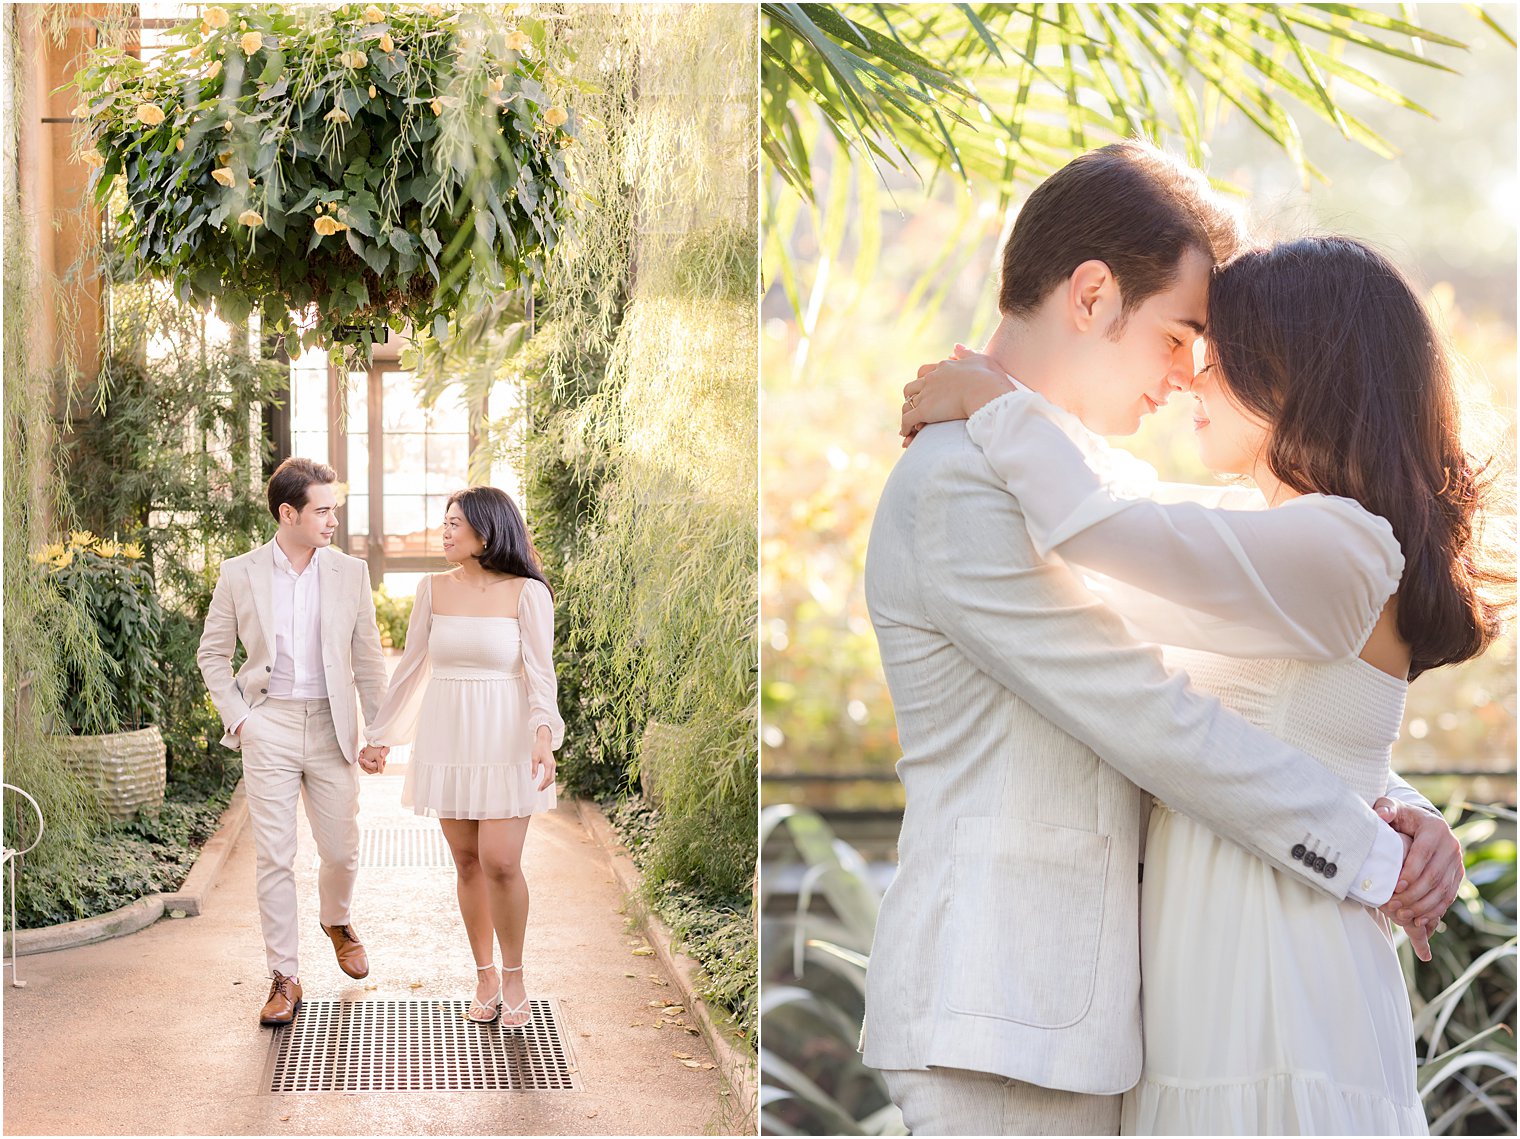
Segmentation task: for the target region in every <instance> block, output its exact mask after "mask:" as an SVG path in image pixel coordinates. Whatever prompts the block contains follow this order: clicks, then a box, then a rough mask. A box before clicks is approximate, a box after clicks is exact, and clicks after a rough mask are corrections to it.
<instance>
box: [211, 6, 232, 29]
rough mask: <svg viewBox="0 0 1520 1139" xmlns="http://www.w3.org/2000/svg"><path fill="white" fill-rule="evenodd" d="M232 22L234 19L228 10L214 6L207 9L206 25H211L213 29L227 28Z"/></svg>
mask: <svg viewBox="0 0 1520 1139" xmlns="http://www.w3.org/2000/svg"><path fill="white" fill-rule="evenodd" d="M231 22H232V17H231V16H229V15H227V9H226V8H220V7H217V6H215V5H213V6H212V7H210V8H207V9H206V23H208V24H210V25H211V26H212V27H213V28H225V27H226V26H227V25H228V24H230V23H231Z"/></svg>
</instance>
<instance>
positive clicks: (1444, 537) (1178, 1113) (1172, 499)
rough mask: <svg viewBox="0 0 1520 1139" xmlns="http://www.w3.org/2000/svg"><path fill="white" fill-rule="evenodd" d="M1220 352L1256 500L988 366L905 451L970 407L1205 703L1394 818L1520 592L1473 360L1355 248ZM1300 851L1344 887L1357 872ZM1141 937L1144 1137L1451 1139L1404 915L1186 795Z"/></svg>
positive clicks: (1213, 313)
mask: <svg viewBox="0 0 1520 1139" xmlns="http://www.w3.org/2000/svg"><path fill="white" fill-rule="evenodd" d="M1208 337H1209V345H1208V355H1207V364H1206V366H1205V367H1204V368H1203V369H1202V370H1201V371H1200V372H1199V374H1198V375H1197V377H1196V378H1195V380H1194V382H1193V386H1192V389H1191V391H1192V395H1193V396H1194V397H1195V398H1196V399H1197V401H1198V405H1197V411H1196V412H1195V415H1194V423H1195V429H1196V432H1197V438H1198V442H1199V447H1200V450H1201V452H1202V456H1203V459H1204V462H1205V463H1206V464H1207V465H1208V466H1209V467H1210V468H1211V469H1213V470H1216V471H1219V472H1221V473H1228V474H1233V475H1243V476H1249V477H1250V478H1251V479H1252V481H1253V482H1254V484H1255V489H1247V488H1245V487H1243V486H1233V487H1190V486H1176V485H1167V484H1161V483H1159V482H1158V481H1157V479H1156V475H1155V472H1154V470H1152V469H1151V468H1149V467H1148V466H1146V465H1145V464H1143V463H1141V462H1140V461H1139V460H1136V459H1134V458H1133V457H1132V456H1130V455H1128V454H1126V453H1124V452H1122V451H1117V450H1114V449H1112V448H1110V447H1108V446H1107V445H1106V444H1105V443H1104V442H1103V440H1102V439H1100V438H1099V437H1098V436H1096V435H1093V434H1092V433H1091V432H1089V431H1087V430H1086V428H1085V427H1083V425H1082V424H1081V423H1080V421H1078V420H1077V419H1076V418H1075V417H1074V416H1072V415H1069V414H1068V413H1066V412H1064V411H1062V410H1061V409H1059V408H1057V407H1056V406H1055V405H1054V404H1051V403H1049V402H1047V401H1046V400H1044V399H1043V398H1041V397H1040V396H1038V395H1036V394H1035V393H1033V392H1030V391H1028V390H1027V389H1022V388H1015V390H1012V391H1010V387H1013V386H1014V385H1013V384H1011V383H1010V378H1009V377H1008V376H1006V374H1004V373H1003V372H1002V371H1001V370H1000V369H998V368H997V366H996V364H994V363H993V362H992V361H991V360H990V359H989V358H987V357H984V356H980V355H977V354H963V359H962V360H961V361H959V362H954V363H949V364H946V365H942V366H941V367H940V368H938V369H936V370H935V371H933V372H931V373H929V374H928V375H927V376H926V377H925V378H924V379H921V380H919V381H915V383H913V384H910V385H909V387H908V389H907V390H908V394H909V399H910V402H911V403H912V404H913V405H914V406H913V407H912V408H910V409H908V410H906V411H905V412H904V418H903V426H904V431H905V432H906V433H908V434H910V435H911V433H912V431H913V430H914V429H915V428H916V426H917V425H918V424H921V423H924V422H934V421H937V420H944V419H955V418H961V417H963V416H969V422H968V423H967V430H968V432H969V434H970V436H971V438H972V439H973V440H974V441H975V442H976V443H977V444H978V445H979V446H980V447H981V448H982V450H983V452H984V453H985V455H986V457H987V459H988V461H989V463H990V464H991V465H992V466H993V468H994V470H995V471H996V472H997V474H998V475H999V477H1000V478H1002V479H1003V480H1004V481H1005V482H1006V483H1007V484H1008V487H1009V490H1010V492H1011V493H1013V494H1014V495H1015V496H1017V497H1018V499H1019V502H1020V505H1021V507H1022V509H1023V512H1024V514H1025V518H1026V522H1027V524H1028V526H1029V532H1030V535H1031V537H1032V538H1033V540H1034V543H1035V545H1036V547H1037V548H1038V549H1040V551H1041V552H1042V553H1047V554H1048V553H1050V552H1056V553H1059V554H1060V556H1061V557H1062V558H1063V559H1065V560H1066V561H1068V562H1071V563H1074V564H1076V565H1077V566H1078V567H1079V568H1080V569H1081V570H1083V571H1084V572H1086V573H1088V574H1090V575H1091V576H1090V578H1089V580H1090V584H1091V585H1092V587H1093V588H1094V589H1095V591H1096V592H1098V594H1099V595H1100V596H1102V597H1103V598H1104V599H1105V600H1106V601H1108V602H1109V603H1110V604H1111V605H1112V606H1113V607H1114V608H1116V609H1117V610H1118V611H1119V613H1120V614H1121V615H1122V616H1123V617H1124V618H1125V620H1126V622H1127V623H1128V624H1129V626H1130V628H1131V629H1132V631H1133V632H1135V634H1136V635H1137V636H1139V637H1141V638H1142V639H1145V640H1149V641H1153V642H1156V643H1158V644H1161V645H1162V646H1164V649H1163V651H1164V654H1165V657H1166V660H1167V662H1168V664H1169V665H1170V666H1172V667H1174V668H1178V669H1183V670H1185V671H1186V672H1187V673H1188V675H1189V677H1190V679H1191V681H1192V682H1193V684H1194V686H1195V687H1197V688H1199V689H1200V690H1203V691H1206V692H1209V693H1211V694H1213V695H1215V696H1217V697H1218V698H1219V699H1220V700H1221V701H1222V702H1223V703H1225V704H1226V705H1228V706H1230V707H1232V708H1234V709H1235V710H1236V711H1238V712H1240V713H1241V714H1242V715H1244V716H1245V717H1246V718H1247V719H1249V720H1251V721H1252V722H1253V723H1255V724H1257V725H1258V726H1260V727H1262V728H1264V729H1266V730H1268V731H1270V732H1272V733H1273V734H1274V735H1276V736H1278V737H1279V738H1281V739H1283V740H1286V741H1287V742H1290V743H1292V744H1294V745H1296V746H1298V747H1300V748H1302V749H1304V750H1305V751H1307V752H1309V753H1310V754H1312V755H1314V756H1316V757H1318V758H1319V759H1320V760H1321V761H1322V762H1323V763H1325V765H1326V766H1327V767H1329V768H1330V769H1331V770H1332V771H1333V772H1335V773H1336V774H1337V775H1338V776H1340V777H1341V778H1342V779H1343V780H1345V781H1346V783H1347V784H1348V785H1349V786H1351V787H1352V788H1353V789H1355V790H1356V791H1357V792H1359V793H1360V794H1361V795H1362V796H1363V797H1364V798H1365V799H1366V800H1367V801H1368V803H1369V804H1370V803H1371V802H1372V801H1373V800H1374V799H1376V798H1377V797H1378V796H1380V795H1382V794H1383V793H1384V792H1385V790H1386V788H1387V785H1388V781H1389V778H1390V769H1389V755H1390V749H1391V747H1392V744H1393V743H1394V741H1395V739H1396V738H1397V736H1398V732H1399V728H1400V724H1401V722H1402V714H1403V708H1404V697H1405V692H1406V689H1407V684H1408V681H1409V680H1410V679H1413V678H1414V677H1415V676H1418V675H1419V674H1420V673H1421V672H1423V671H1424V670H1426V669H1428V668H1434V667H1436V666H1438V665H1442V664H1450V663H1455V662H1457V661H1461V660H1466V659H1468V658H1470V657H1473V656H1476V655H1477V654H1479V653H1480V652H1482V651H1483V649H1484V648H1485V647H1486V646H1487V645H1488V644H1489V642H1490V641H1491V640H1492V639H1493V637H1494V636H1495V635H1496V633H1497V632H1498V629H1499V625H1500V615H1501V613H1502V611H1503V607H1504V603H1505V602H1504V596H1503V595H1504V594H1505V592H1506V591H1509V593H1510V596H1512V588H1513V583H1514V578H1513V573H1512V571H1510V570H1507V569H1506V568H1504V566H1503V563H1501V562H1500V561H1499V560H1498V559H1497V558H1493V559H1491V556H1490V554H1489V552H1488V551H1486V550H1485V549H1484V548H1483V544H1482V541H1481V515H1480V511H1481V508H1482V506H1483V503H1484V498H1485V484H1484V475H1483V469H1482V467H1481V466H1479V465H1478V464H1476V463H1474V461H1473V460H1472V459H1471V458H1470V457H1469V456H1468V454H1467V453H1466V451H1465V450H1464V449H1463V446H1462V443H1461V440H1460V437H1459V434H1458V431H1457V408H1456V401H1455V398H1454V394H1453V391H1452V386H1451V380H1450V373H1449V367H1448V364H1447V361H1446V360H1445V358H1444V356H1443V354H1442V351H1441V348H1440V345H1439V338H1438V337H1437V335H1436V333H1435V331H1434V329H1433V328H1432V327H1431V324H1430V321H1429V319H1428V317H1427V315H1426V313H1425V311H1424V309H1423V307H1422V306H1421V304H1420V302H1419V299H1418V298H1417V297H1416V296H1415V294H1414V293H1413V291H1412V290H1411V289H1410V287H1409V286H1408V284H1407V283H1406V282H1405V281H1404V280H1403V278H1402V277H1401V275H1400V274H1399V273H1398V271H1397V270H1396V269H1395V268H1394V267H1393V266H1392V265H1390V264H1389V263H1388V262H1387V261H1386V260H1385V259H1383V258H1382V257H1381V256H1379V255H1378V254H1377V253H1375V252H1374V251H1373V250H1371V249H1369V248H1367V247H1366V246H1363V245H1361V244H1359V243H1357V242H1354V241H1350V240H1346V239H1340V238H1317V239H1306V240H1303V241H1298V242H1293V243H1291V244H1287V245H1282V246H1277V247H1275V248H1273V249H1270V250H1261V251H1256V252H1252V253H1248V254H1246V255H1244V256H1243V257H1241V258H1239V259H1238V260H1236V261H1234V262H1232V263H1231V264H1230V265H1228V266H1226V267H1224V268H1222V269H1220V270H1218V271H1216V276H1215V278H1214V281H1213V283H1212V285H1211V288H1210V295H1209V331H1208ZM1406 842H1407V840H1406ZM1294 854H1295V856H1296V857H1299V858H1302V859H1304V860H1305V861H1306V862H1312V863H1313V864H1314V865H1315V867H1316V868H1317V869H1319V870H1320V872H1322V873H1324V872H1327V871H1329V872H1331V873H1333V872H1334V870H1335V867H1334V865H1333V863H1334V857H1335V853H1334V852H1329V853H1328V855H1327V854H1326V853H1325V852H1321V853H1320V854H1318V855H1316V854H1315V853H1314V852H1312V851H1309V850H1307V849H1305V848H1303V847H1300V848H1299V849H1297V850H1295V851H1294ZM1411 901H1412V902H1413V901H1414V900H1411ZM1414 904H1416V906H1418V903H1417V902H1415V903H1414ZM1404 917H1405V915H1404V914H1402V913H1401V914H1400V920H1401V921H1402V920H1404ZM1432 920H1434V919H1432ZM1141 924H1142V938H1141V945H1142V976H1143V992H1142V1016H1143V1024H1144V1037H1145V1064H1144V1070H1143V1074H1142V1077H1141V1080H1140V1083H1139V1085H1138V1086H1137V1087H1136V1088H1134V1089H1133V1090H1132V1091H1131V1092H1130V1093H1128V1095H1126V1097H1125V1102H1124V1114H1123V1129H1124V1132H1125V1133H1127V1134H1175V1135H1185V1134H1192V1135H1210V1134H1212V1135H1284V1134H1338V1135H1353V1134H1356V1135H1393V1134H1402V1135H1418V1134H1425V1133H1426V1122H1425V1115H1424V1111H1423V1110H1422V1107H1421V1104H1420V1099H1419V1094H1418V1091H1417V1087H1416V1082H1415V1043H1414V1034H1413V1028H1412V1024H1411V1017H1410V1008H1409V1001H1408V996H1407V993H1406V990H1405V986H1404V981H1403V977H1402V973H1401V971H1400V967H1399V963H1398V958H1397V955H1396V953H1395V951H1394V944H1393V939H1392V931H1391V929H1390V927H1389V924H1388V921H1387V919H1386V918H1385V917H1384V916H1383V915H1382V914H1381V913H1378V912H1376V911H1373V910H1370V909H1368V908H1366V907H1364V906H1361V905H1358V904H1356V903H1354V902H1336V901H1335V900H1334V899H1333V898H1332V897H1331V896H1330V895H1328V894H1323V893H1320V892H1318V891H1315V890H1312V889H1310V888H1309V887H1308V886H1306V885H1304V884H1302V883H1300V882H1298V881H1296V880H1290V879H1289V878H1288V877H1287V876H1286V875H1283V874H1280V873H1278V872H1277V871H1275V870H1274V869H1272V868H1271V867H1269V866H1268V865H1267V864H1265V863H1263V862H1261V861H1259V860H1257V859H1256V858H1254V857H1252V856H1251V855H1249V854H1247V853H1246V852H1245V851H1244V850H1242V849H1241V848H1240V847H1238V846H1236V845H1235V844H1234V843H1231V842H1229V841H1227V840H1225V839H1223V838H1220V837H1219V836H1218V835H1215V834H1214V833H1213V832H1211V831H1210V830H1208V829H1207V828H1206V827H1204V826H1202V825H1200V824H1199V823H1197V822H1194V821H1193V820H1192V819H1190V818H1187V817H1186V816H1183V815H1179V814H1177V813H1175V812H1173V811H1171V810H1170V809H1168V808H1167V807H1166V806H1165V805H1164V804H1160V803H1159V802H1158V803H1157V806H1156V809H1155V810H1154V812H1153V814H1152V817H1151V824H1150V830H1149V834H1148V839H1147V843H1146V853H1145V874H1144V881H1143V885H1142V900H1141Z"/></svg>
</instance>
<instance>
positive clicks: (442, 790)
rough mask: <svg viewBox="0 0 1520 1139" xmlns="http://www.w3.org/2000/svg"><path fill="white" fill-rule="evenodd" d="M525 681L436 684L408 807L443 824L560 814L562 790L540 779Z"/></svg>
mask: <svg viewBox="0 0 1520 1139" xmlns="http://www.w3.org/2000/svg"><path fill="white" fill-rule="evenodd" d="M532 746H533V743H532V735H531V733H530V732H529V730H528V695H527V688H526V682H525V681H524V680H523V678H522V677H521V676H514V677H503V676H500V675H495V676H492V675H486V676H470V677H460V676H452V677H451V676H439V675H437V674H436V673H435V674H434V675H433V676H432V677H431V678H430V679H429V681H428V687H427V691H426V693H424V695H423V697H422V708H421V712H420V714H419V716H418V727H417V741H416V743H415V744H414V745H413V746H412V755H411V761H410V763H409V765H408V767H407V773H406V781H405V782H404V783H403V785H402V788H401V803H402V805H403V806H407V807H411V808H412V810H414V811H415V812H416V813H417V814H419V815H427V816H429V817H431V818H438V819H511V818H520V817H522V816H524V815H535V814H538V813H540V812H542V811H552V810H553V809H554V804H555V795H554V784H553V783H550V784H549V786H548V787H547V788H545V789H544V790H542V791H540V790H539V789H538V783H537V780H535V779H534V777H533V760H532Z"/></svg>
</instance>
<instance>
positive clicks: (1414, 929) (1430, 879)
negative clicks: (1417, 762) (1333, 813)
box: [1374, 798, 1465, 961]
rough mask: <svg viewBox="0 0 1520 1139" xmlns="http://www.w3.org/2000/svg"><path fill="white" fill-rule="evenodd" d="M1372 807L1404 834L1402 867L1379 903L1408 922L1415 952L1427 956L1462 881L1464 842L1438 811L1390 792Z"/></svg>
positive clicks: (1426, 958) (1403, 923)
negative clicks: (1389, 895) (1392, 796)
mask: <svg viewBox="0 0 1520 1139" xmlns="http://www.w3.org/2000/svg"><path fill="white" fill-rule="evenodd" d="M1374 809H1375V810H1376V811H1377V813H1378V816H1379V817H1380V818H1382V819H1383V821H1384V822H1386V823H1387V824H1388V825H1389V826H1391V827H1392V828H1393V829H1394V830H1396V831H1398V832H1399V836H1400V837H1401V838H1402V839H1403V840H1404V868H1403V869H1402V870H1400V871H1399V882H1398V885H1397V886H1396V887H1394V891H1393V897H1392V898H1390V899H1388V901H1387V902H1386V903H1384V904H1383V905H1382V906H1381V907H1380V909H1381V910H1382V912H1383V913H1385V914H1387V915H1388V917H1389V919H1390V920H1391V921H1393V922H1395V923H1397V924H1398V925H1400V926H1402V927H1403V928H1404V932H1405V933H1407V934H1408V935H1409V943H1410V945H1412V946H1413V947H1414V952H1415V956H1416V957H1418V958H1419V959H1420V960H1421V961H1429V960H1430V935H1431V933H1432V932H1434V930H1435V928H1436V926H1437V925H1438V924H1440V921H1441V916H1442V915H1443V914H1445V913H1446V910H1447V907H1449V906H1450V905H1451V903H1452V902H1453V901H1455V900H1456V896H1457V888H1458V887H1459V886H1461V884H1462V877H1463V874H1464V873H1465V867H1464V865H1463V862H1462V845H1461V843H1459V842H1458V841H1457V836H1456V835H1454V834H1452V833H1451V828H1450V827H1449V826H1447V825H1446V820H1445V819H1443V818H1441V817H1440V816H1439V815H1433V814H1431V813H1430V812H1429V811H1422V810H1420V809H1419V808H1418V807H1412V806H1410V805H1409V804H1408V803H1400V802H1397V801H1395V800H1393V799H1388V798H1383V799H1379V800H1378V801H1377V803H1375V804H1374Z"/></svg>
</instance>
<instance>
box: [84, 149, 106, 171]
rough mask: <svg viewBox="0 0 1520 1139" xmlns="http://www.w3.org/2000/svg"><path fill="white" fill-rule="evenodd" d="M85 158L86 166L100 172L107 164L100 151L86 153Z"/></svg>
mask: <svg viewBox="0 0 1520 1139" xmlns="http://www.w3.org/2000/svg"><path fill="white" fill-rule="evenodd" d="M83 158H84V164H85V165H86V166H93V167H94V168H95V169H96V170H99V169H100V168H101V167H102V166H104V165H105V164H106V160H105V157H104V156H103V155H102V154H101V153H100V151H98V150H87V151H85V152H84V155H83Z"/></svg>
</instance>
